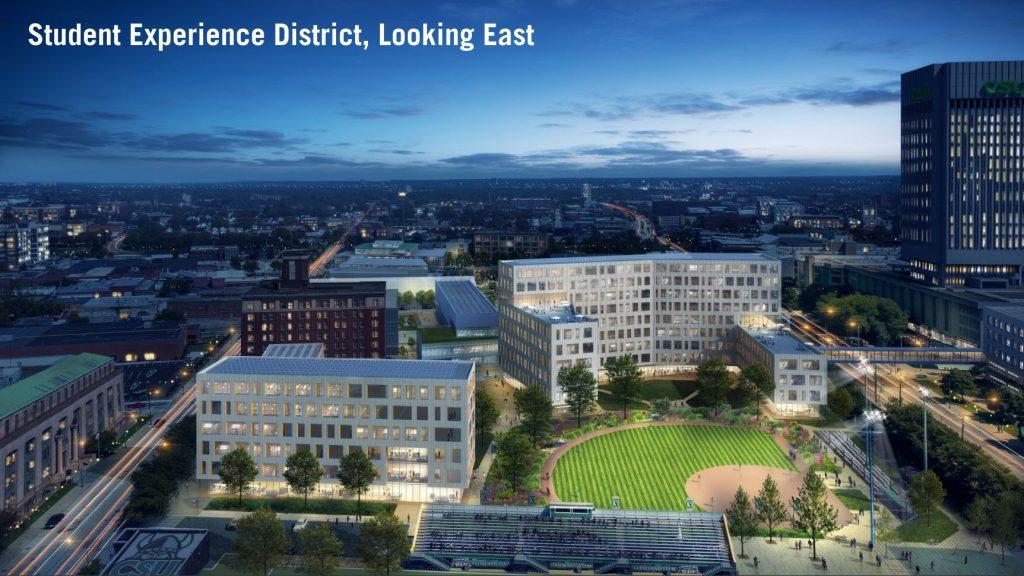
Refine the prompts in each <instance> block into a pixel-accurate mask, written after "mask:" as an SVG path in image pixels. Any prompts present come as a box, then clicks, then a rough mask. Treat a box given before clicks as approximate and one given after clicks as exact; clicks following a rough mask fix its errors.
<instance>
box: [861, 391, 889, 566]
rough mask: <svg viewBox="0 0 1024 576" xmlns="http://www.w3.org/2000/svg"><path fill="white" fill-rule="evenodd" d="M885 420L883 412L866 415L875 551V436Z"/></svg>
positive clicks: (873, 546)
mask: <svg viewBox="0 0 1024 576" xmlns="http://www.w3.org/2000/svg"><path fill="white" fill-rule="evenodd" d="M883 420H885V414H883V413H882V411H881V410H868V411H867V412H865V413H864V429H863V434H864V440H865V445H866V446H867V452H868V497H869V499H870V507H869V508H868V510H869V511H870V512H869V513H870V520H871V526H870V529H871V549H872V550H874V549H875V462H874V444H875V434H878V433H879V432H878V430H876V429H875V425H876V424H880V423H881V422H882V421H883Z"/></svg>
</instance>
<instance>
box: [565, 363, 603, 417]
mask: <svg viewBox="0 0 1024 576" xmlns="http://www.w3.org/2000/svg"><path fill="white" fill-rule="evenodd" d="M558 387H559V388H561V390H562V394H565V403H566V404H567V405H568V406H569V410H571V411H572V413H573V414H575V415H576V427H577V428H579V427H581V426H583V415H584V414H586V413H587V411H589V410H590V407H591V406H593V405H594V396H596V395H597V381H596V380H594V374H593V373H592V372H591V371H590V369H589V368H587V367H586V366H584V365H583V364H576V365H574V366H572V367H571V368H569V367H567V368H562V369H561V370H559V371H558Z"/></svg>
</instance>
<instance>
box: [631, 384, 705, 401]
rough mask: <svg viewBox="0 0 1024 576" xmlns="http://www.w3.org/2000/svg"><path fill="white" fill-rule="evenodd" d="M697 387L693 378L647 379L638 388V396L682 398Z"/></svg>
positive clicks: (650, 398)
mask: <svg viewBox="0 0 1024 576" xmlns="http://www.w3.org/2000/svg"><path fill="white" fill-rule="evenodd" d="M696 389H697V383H696V382H694V381H693V380H646V381H644V382H643V383H641V384H640V389H639V390H637V394H636V395H637V398H639V399H641V400H648V401H653V400H657V399H659V398H668V399H669V400H682V399H683V398H686V397H687V396H689V395H690V394H692V393H693V392H694V390H696Z"/></svg>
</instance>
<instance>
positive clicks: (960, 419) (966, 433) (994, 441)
mask: <svg viewBox="0 0 1024 576" xmlns="http://www.w3.org/2000/svg"><path fill="white" fill-rule="evenodd" d="M785 316H786V318H787V319H788V320H789V323H790V326H791V327H792V329H793V331H794V332H796V333H798V334H800V335H802V336H803V337H804V338H806V339H807V340H808V341H810V342H812V343H814V344H818V345H825V346H847V345H849V344H847V343H846V342H845V341H843V339H842V338H840V337H838V336H836V335H834V334H832V333H830V332H829V331H828V330H825V329H824V328H823V327H822V326H821V325H820V324H818V323H816V322H814V320H812V319H811V318H809V317H807V316H806V315H805V314H802V313H800V312H797V311H787V312H786V314H785ZM836 366H837V367H838V368H839V369H840V370H842V371H843V372H845V373H846V374H848V375H849V376H850V377H851V378H853V379H854V380H855V381H858V382H860V383H862V384H863V385H864V389H865V394H866V395H867V396H868V400H870V401H871V402H872V403H874V404H875V405H877V406H880V407H884V406H885V405H886V404H887V403H888V402H889V401H891V400H899V399H902V401H903V402H910V403H914V404H926V405H927V407H928V414H929V417H930V418H934V419H935V420H937V421H939V422H940V423H942V424H944V425H945V426H946V427H947V428H949V429H950V430H953V431H954V432H955V431H958V430H962V432H963V438H964V440H966V441H968V442H970V443H972V444H974V445H975V446H978V447H979V448H981V449H982V450H983V451H984V452H985V453H986V454H987V455H988V456H990V457H991V458H992V459H993V460H995V461H996V462H999V463H1000V464H1002V465H1004V466H1005V467H1006V468H1007V469H1008V470H1009V471H1010V473H1012V474H1013V475H1014V476H1016V477H1017V478H1019V479H1021V480H1024V455H1022V454H1021V453H1020V452H1019V451H1017V450H1016V449H1014V448H1013V447H1012V446H1010V445H1009V443H1008V442H1007V441H1008V440H1010V439H1011V438H1010V436H1009V435H1007V434H1002V435H1000V434H999V433H998V432H996V431H995V429H994V428H993V429H991V430H990V429H988V428H989V427H988V426H987V425H984V424H980V423H978V422H976V421H974V420H973V419H972V414H971V413H970V412H968V411H967V410H965V409H963V408H960V407H958V406H955V407H951V406H948V405H946V404H943V403H941V402H938V401H936V399H935V398H934V397H931V396H929V395H928V394H922V392H921V390H922V389H921V388H920V387H918V386H917V385H915V384H913V383H905V382H904V378H903V377H902V376H900V375H899V374H893V373H892V372H890V371H887V370H886V369H885V368H884V367H881V368H880V367H879V366H878V365H869V366H868V367H867V368H866V369H865V368H861V367H860V366H858V365H856V364H850V363H837V364H836ZM876 377H877V381H878V384H877V387H876V384H875V379H876Z"/></svg>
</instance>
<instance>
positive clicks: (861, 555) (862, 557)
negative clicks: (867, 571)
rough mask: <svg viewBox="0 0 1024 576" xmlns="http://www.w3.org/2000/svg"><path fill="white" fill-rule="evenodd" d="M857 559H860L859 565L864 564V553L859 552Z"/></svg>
mask: <svg viewBox="0 0 1024 576" xmlns="http://www.w3.org/2000/svg"><path fill="white" fill-rule="evenodd" d="M857 557H859V558H860V563H861V564H863V563H864V551H863V550H861V551H860V552H857Z"/></svg>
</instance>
